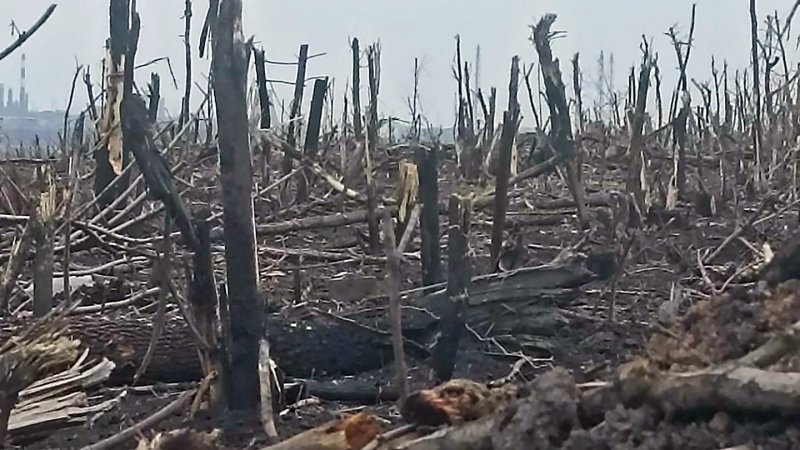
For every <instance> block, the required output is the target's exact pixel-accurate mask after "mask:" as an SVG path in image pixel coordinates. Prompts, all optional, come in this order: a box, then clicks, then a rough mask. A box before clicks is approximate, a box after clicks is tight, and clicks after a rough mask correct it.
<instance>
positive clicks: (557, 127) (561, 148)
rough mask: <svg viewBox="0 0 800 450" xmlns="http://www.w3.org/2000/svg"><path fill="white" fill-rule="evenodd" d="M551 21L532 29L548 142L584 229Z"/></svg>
mask: <svg viewBox="0 0 800 450" xmlns="http://www.w3.org/2000/svg"><path fill="white" fill-rule="evenodd" d="M555 20H556V15H555V14H547V15H545V16H544V17H543V18H542V19H541V20H540V21H539V23H538V24H536V26H535V27H534V28H533V41H534V44H535V45H536V52H537V53H538V54H539V65H540V66H541V70H542V77H543V79H544V86H545V92H546V94H547V104H548V106H549V107H550V117H551V120H552V128H551V131H550V134H551V140H552V142H553V146H554V147H555V149H556V151H557V152H558V153H559V154H560V155H561V157H562V158H563V159H564V160H566V165H567V181H568V184H569V190H570V192H571V193H572V197H573V198H574V199H575V205H576V206H577V209H578V220H579V221H580V224H581V227H583V228H586V227H588V226H589V212H588V210H587V207H586V202H585V201H584V198H585V197H586V194H585V192H584V187H583V181H582V180H581V174H580V166H579V165H578V158H577V156H576V152H575V142H574V141H573V139H572V124H571V120H570V116H569V104H568V102H567V95H566V88H565V87H564V81H563V80H562V78H561V68H560V67H559V61H558V59H555V60H554V59H553V52H552V50H551V49H550V39H551V35H550V27H551V26H552V25H553V22H555Z"/></svg>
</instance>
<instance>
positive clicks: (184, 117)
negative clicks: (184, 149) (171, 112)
mask: <svg viewBox="0 0 800 450" xmlns="http://www.w3.org/2000/svg"><path fill="white" fill-rule="evenodd" d="M183 20H184V28H183V46H184V56H185V59H186V83H185V84H184V88H183V102H182V103H181V117H180V120H179V121H178V128H183V125H184V124H185V123H186V122H188V121H189V98H190V96H191V94H192V43H191V41H190V40H189V38H190V36H191V35H192V34H191V33H192V0H186V2H185V4H184V10H183Z"/></svg>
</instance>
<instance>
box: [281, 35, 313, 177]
mask: <svg viewBox="0 0 800 450" xmlns="http://www.w3.org/2000/svg"><path fill="white" fill-rule="evenodd" d="M307 62H308V44H303V45H301V46H300V56H298V58H297V76H296V78H295V80H294V97H293V98H292V108H291V110H290V111H289V128H288V131H287V132H286V133H287V134H286V145H287V147H290V148H291V149H292V150H293V149H294V148H295V147H296V146H297V118H298V117H299V116H300V110H301V108H302V107H303V90H304V88H305V83H306V63H307ZM293 161H294V160H293V159H292V156H291V155H290V152H289V151H284V154H283V174H284V175H287V174H288V173H289V172H291V171H292V163H293ZM288 185H289V183H288V182H287V183H286V186H288Z"/></svg>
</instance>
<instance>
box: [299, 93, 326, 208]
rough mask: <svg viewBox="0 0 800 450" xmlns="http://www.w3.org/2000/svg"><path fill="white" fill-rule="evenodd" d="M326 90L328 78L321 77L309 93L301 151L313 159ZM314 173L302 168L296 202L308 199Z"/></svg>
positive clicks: (317, 145)
mask: <svg viewBox="0 0 800 450" xmlns="http://www.w3.org/2000/svg"><path fill="white" fill-rule="evenodd" d="M327 90H328V78H327V77H326V78H321V79H318V80H316V81H315V82H314V92H313V94H311V111H310V112H309V115H308V128H307V129H306V141H305V144H304V145H303V153H305V156H306V157H307V158H308V159H309V161H314V160H316V158H317V150H318V149H319V131H320V128H321V126H322V109H323V107H324V106H325V94H326V92H327ZM313 175H314V173H313V172H312V171H311V169H310V168H309V167H305V168H304V169H303V174H302V175H301V176H300V178H299V179H298V182H297V197H296V200H297V203H302V202H305V201H306V200H308V184H309V182H310V181H311V180H312V177H313Z"/></svg>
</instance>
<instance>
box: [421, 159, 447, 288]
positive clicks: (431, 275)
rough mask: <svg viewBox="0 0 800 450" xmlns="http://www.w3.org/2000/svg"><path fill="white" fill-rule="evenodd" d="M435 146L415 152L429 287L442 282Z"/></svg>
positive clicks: (425, 283) (424, 276) (425, 277)
mask: <svg viewBox="0 0 800 450" xmlns="http://www.w3.org/2000/svg"><path fill="white" fill-rule="evenodd" d="M437 153H438V148H437V146H436V145H434V146H432V147H431V148H430V149H427V148H425V147H423V146H421V145H418V146H417V149H416V160H417V174H418V176H419V196H420V200H421V201H422V212H421V214H420V216H419V234H420V239H421V241H422V243H421V248H420V253H421V254H422V285H423V286H430V285H432V284H436V283H438V282H440V281H441V280H442V260H441V254H440V252H441V250H440V249H439V167H438V166H439V162H438V157H437Z"/></svg>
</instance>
